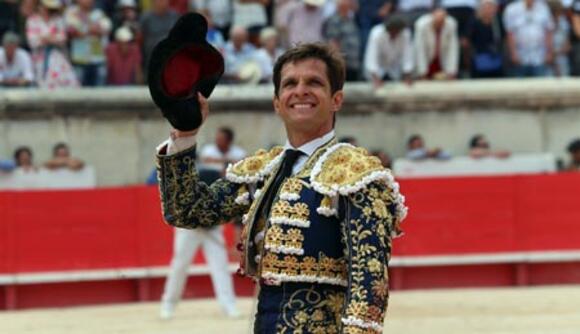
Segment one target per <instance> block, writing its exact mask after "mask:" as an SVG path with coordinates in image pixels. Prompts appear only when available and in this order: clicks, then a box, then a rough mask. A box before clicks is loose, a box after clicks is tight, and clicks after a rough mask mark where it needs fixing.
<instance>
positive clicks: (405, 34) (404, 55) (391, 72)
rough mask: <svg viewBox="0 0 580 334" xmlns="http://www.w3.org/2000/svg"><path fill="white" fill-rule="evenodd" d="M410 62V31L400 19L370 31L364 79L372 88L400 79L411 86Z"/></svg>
mask: <svg viewBox="0 0 580 334" xmlns="http://www.w3.org/2000/svg"><path fill="white" fill-rule="evenodd" d="M413 58H414V55H413V42H412V40H411V31H410V30H409V29H408V28H407V25H406V23H405V20H404V19H403V17H402V16H400V15H397V14H394V15H391V16H389V17H388V18H387V19H386V20H385V23H384V24H381V25H378V26H376V27H374V28H373V29H372V30H371V33H370V35H369V42H368V44H367V50H366V52H365V60H364V69H365V75H366V76H367V78H368V79H371V80H372V82H373V85H374V86H375V87H380V86H382V84H383V82H384V81H398V80H401V79H403V80H405V82H407V83H411V82H412V78H413V67H414V64H413Z"/></svg>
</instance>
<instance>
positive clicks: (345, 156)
mask: <svg viewBox="0 0 580 334" xmlns="http://www.w3.org/2000/svg"><path fill="white" fill-rule="evenodd" d="M377 181H385V183H386V184H387V185H390V184H392V183H393V182H394V178H393V176H392V175H391V173H390V172H389V170H388V169H386V168H384V167H383V166H382V165H381V161H380V160H379V159H378V158H377V157H374V156H372V155H370V154H369V152H368V151H367V150H365V149H364V148H361V147H354V146H352V145H350V144H345V143H340V144H336V145H334V146H332V147H330V148H328V150H327V151H326V152H325V153H324V154H323V155H322V156H321V157H320V159H319V160H318V161H317V162H316V165H315V166H314V168H313V169H312V173H311V175H310V182H311V184H312V186H313V188H314V190H316V191H317V192H318V193H321V194H323V195H326V196H331V197H332V196H336V195H348V194H352V193H355V192H357V191H359V190H361V189H363V188H365V187H366V186H368V185H369V184H370V183H372V182H377Z"/></svg>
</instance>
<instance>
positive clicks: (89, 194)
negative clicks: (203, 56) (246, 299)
mask: <svg viewBox="0 0 580 334" xmlns="http://www.w3.org/2000/svg"><path fill="white" fill-rule="evenodd" d="M401 188H402V190H403V192H404V194H405V195H406V197H407V203H408V206H409V207H410V214H409V217H408V218H407V220H406V221H405V222H404V226H403V228H404V231H405V236H404V237H403V238H400V239H397V240H396V241H395V244H394V253H395V255H436V254H466V253H496V252H514V251H541V250H571V249H580V208H579V207H578V204H577V203H578V200H577V196H578V195H577V191H578V189H580V174H559V175H545V176H544V175H540V176H514V177H481V178H477V177H475V178H474V177H470V178H444V179H443V178H438V179H421V180H404V181H403V182H401ZM0 220H1V222H2V223H1V224H0V273H23V272H43V271H62V270H81V269H103V268H108V269H111V268H124V267H125V268H126V267H146V266H161V265H167V264H168V262H169V260H170V256H171V249H172V229H171V228H170V227H169V226H167V225H165V224H164V223H163V222H162V218H161V213H160V203H159V195H158V192H157V190H156V188H154V187H145V186H143V187H128V188H114V189H97V190H82V191H49V192H48V191H46V192H45V191H38V192H36V191H35V192H3V193H0ZM229 228H231V226H230V227H229ZM227 235H228V236H229V238H228V239H230V240H229V243H230V244H231V243H232V242H233V240H231V239H232V238H231V235H232V233H231V231H228V233H227ZM199 260H200V259H199V258H198V261H199Z"/></svg>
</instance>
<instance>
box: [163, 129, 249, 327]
mask: <svg viewBox="0 0 580 334" xmlns="http://www.w3.org/2000/svg"><path fill="white" fill-rule="evenodd" d="M233 141H234V132H233V130H232V129H230V128H228V127H221V128H219V129H218V131H217V133H216V138H215V143H213V144H208V145H206V146H204V148H203V149H202V150H201V154H200V157H199V160H200V164H199V173H200V177H201V179H202V180H203V181H204V182H206V183H207V184H211V183H213V181H215V180H217V179H218V178H220V177H222V176H223V175H224V173H225V170H226V166H227V165H229V164H232V163H235V162H237V161H239V160H241V159H243V158H244V157H245V156H246V152H245V151H244V150H243V149H241V148H240V147H238V146H235V145H233ZM199 246H201V247H202V248H203V253H204V256H205V259H206V261H207V264H208V267H209V271H210V274H211V280H212V283H213V288H214V291H215V294H216V297H217V300H218V302H219V303H220V305H221V307H222V310H223V311H224V313H225V314H226V315H227V316H229V317H232V318H235V317H238V316H239V312H238V310H237V308H236V305H235V302H236V300H235V298H236V296H235V293H234V286H233V283H232V277H231V275H230V273H229V268H228V267H229V266H228V263H229V261H228V254H227V246H226V243H225V240H224V235H223V228H222V227H221V226H216V227H212V228H199V229H195V230H188V229H183V228H176V229H175V235H174V239H173V258H172V260H171V270H170V272H169V275H168V276H167V280H166V281H165V289H164V292H163V296H162V297H161V311H160V317H161V318H162V319H170V318H171V317H173V314H174V312H175V308H176V306H177V304H178V302H179V300H180V299H181V295H182V294H183V290H184V288H185V285H186V283H187V271H188V269H189V266H190V265H191V260H192V259H193V256H194V255H195V253H196V251H197V249H198V248H199Z"/></svg>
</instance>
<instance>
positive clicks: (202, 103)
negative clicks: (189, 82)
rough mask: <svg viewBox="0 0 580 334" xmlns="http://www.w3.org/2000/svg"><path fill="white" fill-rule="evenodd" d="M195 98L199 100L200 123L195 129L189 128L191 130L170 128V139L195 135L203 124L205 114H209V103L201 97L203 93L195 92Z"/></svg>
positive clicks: (205, 117)
mask: <svg viewBox="0 0 580 334" xmlns="http://www.w3.org/2000/svg"><path fill="white" fill-rule="evenodd" d="M197 100H198V101H199V109H200V111H201V124H200V126H199V128H197V129H195V130H191V131H179V130H176V129H173V130H171V138H172V139H174V140H175V139H177V138H182V137H191V136H195V135H197V133H198V132H199V129H201V126H202V125H203V123H205V120H206V119H207V116H208V115H209V103H208V102H207V99H206V98H205V97H203V95H201V93H199V92H198V93H197Z"/></svg>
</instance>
